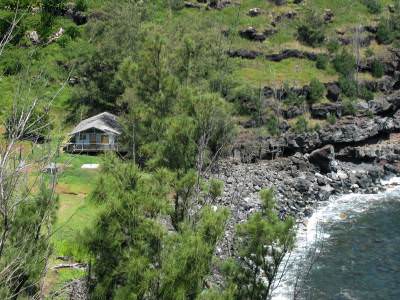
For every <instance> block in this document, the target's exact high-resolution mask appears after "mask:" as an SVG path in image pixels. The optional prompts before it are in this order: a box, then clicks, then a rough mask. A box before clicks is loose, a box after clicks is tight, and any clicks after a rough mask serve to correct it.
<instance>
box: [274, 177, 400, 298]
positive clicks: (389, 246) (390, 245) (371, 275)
mask: <svg viewBox="0 0 400 300" xmlns="http://www.w3.org/2000/svg"><path fill="white" fill-rule="evenodd" d="M395 181H397V180H396V179H395V180H392V181H391V182H385V183H386V184H387V185H388V188H387V190H386V191H385V192H383V193H380V194H377V195H360V194H349V195H346V196H343V197H340V198H337V199H332V200H330V201H329V202H328V203H327V204H325V205H323V206H322V207H320V208H319V209H318V210H317V211H316V212H315V213H314V214H313V216H312V217H311V218H310V219H309V220H308V221H307V223H306V224H305V225H304V226H302V227H300V229H299V231H298V234H297V243H296V247H295V249H294V251H293V252H292V253H291V254H290V255H289V256H288V257H286V260H285V262H284V264H282V266H281V269H280V272H279V276H278V279H277V280H276V283H275V289H274V291H273V296H272V299H277V300H283V299H335V300H336V299H338V300H339V299H340V300H341V299H360V300H364V299H388V300H391V299H393V300H397V299H400V187H393V185H392V183H394V182H395Z"/></svg>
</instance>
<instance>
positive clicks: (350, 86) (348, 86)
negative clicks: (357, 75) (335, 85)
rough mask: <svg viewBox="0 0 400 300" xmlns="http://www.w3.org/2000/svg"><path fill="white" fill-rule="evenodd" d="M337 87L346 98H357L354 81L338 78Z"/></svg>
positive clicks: (342, 77)
mask: <svg viewBox="0 0 400 300" xmlns="http://www.w3.org/2000/svg"><path fill="white" fill-rule="evenodd" d="M339 86H340V89H341V90H342V93H343V94H344V95H346V96H347V97H353V98H354V97H357V82H355V80H352V79H349V78H346V77H344V76H341V77H340V78H339Z"/></svg>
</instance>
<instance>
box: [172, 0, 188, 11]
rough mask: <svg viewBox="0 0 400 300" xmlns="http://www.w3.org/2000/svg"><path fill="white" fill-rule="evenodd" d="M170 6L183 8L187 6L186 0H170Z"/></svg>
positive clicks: (174, 8)
mask: <svg viewBox="0 0 400 300" xmlns="http://www.w3.org/2000/svg"><path fill="white" fill-rule="evenodd" d="M169 6H170V8H171V9H172V10H181V9H183V8H184V7H185V1H184V0H169Z"/></svg>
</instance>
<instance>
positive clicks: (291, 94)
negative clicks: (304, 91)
mask: <svg viewBox="0 0 400 300" xmlns="http://www.w3.org/2000/svg"><path fill="white" fill-rule="evenodd" d="M283 89H284V91H285V93H286V98H285V100H284V103H285V104H286V105H293V106H301V105H303V104H304V102H305V100H306V98H305V97H304V96H303V95H301V94H299V93H297V92H296V91H295V90H293V89H292V88H290V86H289V84H288V83H285V84H284V87H283Z"/></svg>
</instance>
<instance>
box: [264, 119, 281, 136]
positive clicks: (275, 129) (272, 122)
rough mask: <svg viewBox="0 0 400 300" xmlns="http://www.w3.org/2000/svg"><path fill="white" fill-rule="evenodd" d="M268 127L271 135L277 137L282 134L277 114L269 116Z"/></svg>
mask: <svg viewBox="0 0 400 300" xmlns="http://www.w3.org/2000/svg"><path fill="white" fill-rule="evenodd" d="M266 127H267V130H268V132H269V134H270V135H272V136H277V135H279V134H280V129H279V119H278V117H277V116H276V115H275V114H273V113H270V114H269V115H268V117H267V122H266Z"/></svg>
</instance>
